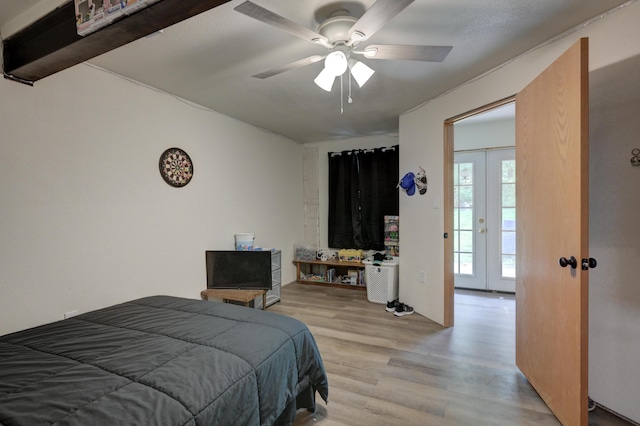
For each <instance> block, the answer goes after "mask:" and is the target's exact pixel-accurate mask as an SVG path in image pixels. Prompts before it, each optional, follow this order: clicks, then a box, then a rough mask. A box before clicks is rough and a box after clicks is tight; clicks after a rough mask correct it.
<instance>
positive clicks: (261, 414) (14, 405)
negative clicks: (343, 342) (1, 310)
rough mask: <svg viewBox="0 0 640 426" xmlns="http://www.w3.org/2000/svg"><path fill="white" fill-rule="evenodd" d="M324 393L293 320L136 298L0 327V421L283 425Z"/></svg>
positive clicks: (307, 339) (311, 350)
mask: <svg viewBox="0 0 640 426" xmlns="http://www.w3.org/2000/svg"><path fill="white" fill-rule="evenodd" d="M316 393H318V394H319V395H320V396H321V397H322V399H324V400H325V402H326V401H327V397H328V384H327V377H326V373H325V370H324V366H323V363H322V359H321V357H320V354H319V352H318V349H317V346H316V343H315V340H314V338H313V336H312V334H311V333H310V331H309V330H308V328H307V327H306V325H304V324H303V323H302V322H300V321H298V320H296V319H293V318H289V317H286V316H283V315H279V314H275V313H271V312H265V311H261V310H257V309H250V308H244V307H240V306H235V305H230V304H224V303H218V302H209V301H201V300H193V299H183V298H176V297H170V296H152V297H146V298H142V299H138V300H134V301H130V302H126V303H122V304H119V305H114V306H110V307H107V308H104V309H100V310H97V311H93V312H89V313H86V314H83V315H78V316H76V317H73V318H69V319H66V320H64V321H58V322H54V323H51V324H46V325H43V326H40V327H36V328H32V329H28V330H24V331H20V332H17V333H13V334H8V335H6V336H2V337H0V425H3V426H9V425H11V426H13V425H30V426H32V425H40V424H56V425H116V424H118V425H124V424H130V425H234V426H235V425H247V426H249V425H287V424H291V423H292V422H293V420H294V418H295V415H296V410H297V409H300V408H306V409H308V410H313V409H314V408H315V395H316Z"/></svg>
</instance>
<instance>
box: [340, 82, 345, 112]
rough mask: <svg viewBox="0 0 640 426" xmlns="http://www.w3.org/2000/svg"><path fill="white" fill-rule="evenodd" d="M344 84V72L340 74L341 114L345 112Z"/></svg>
mask: <svg viewBox="0 0 640 426" xmlns="http://www.w3.org/2000/svg"><path fill="white" fill-rule="evenodd" d="M343 86H344V84H342V74H340V114H343V113H344V88H343Z"/></svg>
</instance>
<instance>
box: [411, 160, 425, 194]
mask: <svg viewBox="0 0 640 426" xmlns="http://www.w3.org/2000/svg"><path fill="white" fill-rule="evenodd" d="M414 180H415V182H416V187H417V188H418V192H419V193H420V195H424V194H426V193H427V173H426V172H425V171H424V169H423V168H422V167H420V168H419V169H418V173H416V177H415V179H414Z"/></svg>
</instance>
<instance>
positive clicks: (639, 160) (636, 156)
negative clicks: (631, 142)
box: [631, 148, 640, 166]
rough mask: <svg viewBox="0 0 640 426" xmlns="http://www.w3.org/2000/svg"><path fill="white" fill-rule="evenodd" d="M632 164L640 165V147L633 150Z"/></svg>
mask: <svg viewBox="0 0 640 426" xmlns="http://www.w3.org/2000/svg"><path fill="white" fill-rule="evenodd" d="M631 155H633V157H631V165H632V166H640V149H638V148H634V149H632V150H631Z"/></svg>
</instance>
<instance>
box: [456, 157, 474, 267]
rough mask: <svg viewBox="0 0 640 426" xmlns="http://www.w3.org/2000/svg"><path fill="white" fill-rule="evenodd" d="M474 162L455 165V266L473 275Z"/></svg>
mask: <svg viewBox="0 0 640 426" xmlns="http://www.w3.org/2000/svg"><path fill="white" fill-rule="evenodd" d="M473 173H474V163H473V162H468V163H455V164H454V167H453V174H454V176H453V182H454V187H453V205H454V208H453V251H454V253H453V264H454V265H453V266H454V273H455V274H464V275H473V273H474V269H473V247H474V240H473V238H474V233H473V221H474V210H473V204H474V203H473V197H474V189H473Z"/></svg>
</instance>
